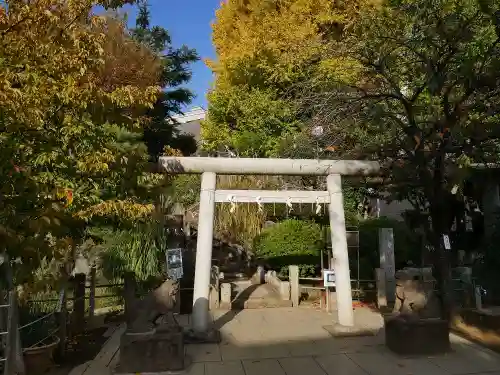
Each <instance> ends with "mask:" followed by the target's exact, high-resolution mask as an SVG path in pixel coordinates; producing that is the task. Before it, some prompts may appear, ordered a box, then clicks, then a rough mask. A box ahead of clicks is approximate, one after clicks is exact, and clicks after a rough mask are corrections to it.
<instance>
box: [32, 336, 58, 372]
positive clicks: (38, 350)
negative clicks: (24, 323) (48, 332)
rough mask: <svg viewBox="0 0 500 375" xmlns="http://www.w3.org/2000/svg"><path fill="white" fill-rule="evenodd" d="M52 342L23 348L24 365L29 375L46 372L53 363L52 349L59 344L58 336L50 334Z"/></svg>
mask: <svg viewBox="0 0 500 375" xmlns="http://www.w3.org/2000/svg"><path fill="white" fill-rule="evenodd" d="M51 339H52V342H51V343H50V344H46V345H40V346H35V347H32V348H25V349H23V356H24V365H25V367H26V373H27V374H29V375H41V374H44V373H46V372H47V371H48V370H49V369H50V368H51V367H52V365H53V363H54V362H53V358H52V357H53V354H54V350H55V348H56V347H57V345H59V341H60V340H59V337H57V336H52V338H51Z"/></svg>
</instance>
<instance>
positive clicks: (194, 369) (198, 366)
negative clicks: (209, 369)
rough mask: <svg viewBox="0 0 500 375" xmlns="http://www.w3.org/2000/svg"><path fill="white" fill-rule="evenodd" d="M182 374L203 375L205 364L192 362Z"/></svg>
mask: <svg viewBox="0 0 500 375" xmlns="http://www.w3.org/2000/svg"><path fill="white" fill-rule="evenodd" d="M182 375H205V364H204V363H192V364H191V365H190V366H188V368H187V369H186V371H185V372H183V373H182Z"/></svg>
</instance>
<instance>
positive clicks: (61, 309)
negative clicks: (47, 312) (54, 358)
mask: <svg viewBox="0 0 500 375" xmlns="http://www.w3.org/2000/svg"><path fill="white" fill-rule="evenodd" d="M57 321H58V325H59V329H58V331H57V336H58V337H59V346H58V348H57V355H58V357H59V358H60V359H62V358H64V357H65V355H66V342H67V338H68V303H67V293H66V284H64V286H63V287H62V289H61V291H60V292H59V303H58V306H57Z"/></svg>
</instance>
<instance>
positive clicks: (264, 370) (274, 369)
mask: <svg viewBox="0 0 500 375" xmlns="http://www.w3.org/2000/svg"><path fill="white" fill-rule="evenodd" d="M243 367H244V369H245V374H246V375H286V373H285V371H284V370H283V368H282V367H281V365H280V363H279V362H278V360H277V359H261V360H245V361H243Z"/></svg>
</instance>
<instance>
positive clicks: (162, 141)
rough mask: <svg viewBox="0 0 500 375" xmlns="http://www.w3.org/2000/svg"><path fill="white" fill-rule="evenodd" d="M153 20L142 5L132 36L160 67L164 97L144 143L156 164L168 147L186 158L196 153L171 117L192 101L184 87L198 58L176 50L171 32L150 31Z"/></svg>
mask: <svg viewBox="0 0 500 375" xmlns="http://www.w3.org/2000/svg"><path fill="white" fill-rule="evenodd" d="M150 18H151V16H150V12H149V9H148V4H147V2H146V1H141V2H140V3H139V14H138V16H137V20H136V27H135V28H134V29H133V30H132V31H131V32H132V36H133V38H134V39H135V40H137V41H139V42H140V43H142V44H144V45H145V46H147V47H148V49H149V50H150V51H153V52H154V53H155V54H156V55H157V56H158V57H159V62H160V65H161V71H160V76H159V85H160V86H161V87H162V94H161V95H160V96H159V97H158V98H157V100H156V103H155V105H154V107H153V108H152V109H151V110H150V111H148V114H147V115H148V117H149V118H150V121H149V124H148V126H147V127H146V128H145V129H144V141H145V142H146V144H147V146H148V150H149V154H150V156H151V158H152V159H153V160H155V161H156V160H157V159H158V157H159V156H160V155H161V154H162V153H163V150H164V148H165V146H170V147H172V148H174V149H178V150H180V151H181V152H182V153H183V154H185V155H190V154H192V153H194V152H195V151H196V141H195V140H194V138H193V137H190V136H189V137H188V136H186V135H182V134H180V133H179V130H178V129H177V126H176V123H175V121H174V119H173V118H172V115H175V114H179V113H182V107H183V106H184V105H186V104H189V103H190V102H191V100H192V98H193V94H192V92H191V91H189V90H188V89H186V88H183V87H181V85H182V84H184V83H186V82H188V81H189V80H190V79H191V71H190V70H189V64H191V63H193V62H196V61H197V60H198V59H199V58H198V55H197V53H196V51H195V50H193V49H189V48H188V47H186V46H182V47H181V48H174V47H173V46H172V39H171V37H170V35H169V33H168V31H167V30H165V29H164V28H162V27H160V26H153V27H151V24H150Z"/></svg>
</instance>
